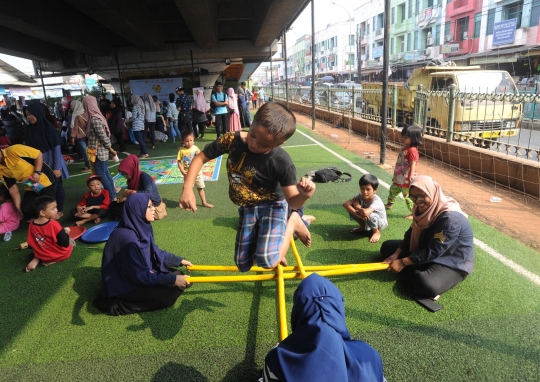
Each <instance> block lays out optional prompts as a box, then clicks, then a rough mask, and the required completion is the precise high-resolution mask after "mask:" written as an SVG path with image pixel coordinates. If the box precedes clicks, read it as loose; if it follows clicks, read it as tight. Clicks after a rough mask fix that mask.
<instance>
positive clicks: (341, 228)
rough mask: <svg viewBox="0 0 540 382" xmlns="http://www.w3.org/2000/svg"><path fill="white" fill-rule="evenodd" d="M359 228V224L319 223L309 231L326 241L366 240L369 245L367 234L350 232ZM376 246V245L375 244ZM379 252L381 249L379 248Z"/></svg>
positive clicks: (314, 224)
mask: <svg viewBox="0 0 540 382" xmlns="http://www.w3.org/2000/svg"><path fill="white" fill-rule="evenodd" d="M356 227H358V223H356V222H352V221H351V222H350V224H343V225H338V224H319V222H316V223H313V224H312V225H310V226H309V230H310V231H311V233H312V234H317V235H319V236H320V237H321V238H322V239H323V240H324V241H359V240H364V241H366V242H367V243H368V244H369V237H368V236H367V234H365V235H362V234H352V233H350V232H349V231H350V230H351V229H352V228H356ZM374 245H376V244H374ZM376 250H377V251H378V250H379V248H378V247H377V249H376Z"/></svg>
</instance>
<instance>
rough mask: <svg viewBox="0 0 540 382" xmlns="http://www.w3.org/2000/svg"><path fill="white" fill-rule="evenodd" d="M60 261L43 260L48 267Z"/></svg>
mask: <svg viewBox="0 0 540 382" xmlns="http://www.w3.org/2000/svg"><path fill="white" fill-rule="evenodd" d="M57 262H58V261H47V262H41V264H43V265H44V266H46V267H48V266H49V265H53V264H56V263H57Z"/></svg>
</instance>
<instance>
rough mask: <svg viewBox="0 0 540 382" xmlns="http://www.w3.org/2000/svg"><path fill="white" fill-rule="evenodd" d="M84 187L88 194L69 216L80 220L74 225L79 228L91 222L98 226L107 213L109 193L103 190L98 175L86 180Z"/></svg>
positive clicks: (109, 201)
mask: <svg viewBox="0 0 540 382" xmlns="http://www.w3.org/2000/svg"><path fill="white" fill-rule="evenodd" d="M86 186H87V187H88V189H89V190H90V192H87V193H86V194H84V196H83V198H82V200H81V201H80V202H79V204H77V207H76V208H74V209H72V210H71V216H73V217H74V218H76V219H82V220H79V221H78V222H76V223H75V224H77V225H79V226H80V225H83V224H85V223H88V222H89V221H92V220H93V221H94V223H96V224H98V223H99V222H100V221H101V219H103V218H104V217H106V216H107V214H108V213H109V205H110V204H111V197H110V195H109V191H107V190H106V189H104V188H103V183H101V178H100V177H99V176H98V175H91V176H89V177H88V178H86Z"/></svg>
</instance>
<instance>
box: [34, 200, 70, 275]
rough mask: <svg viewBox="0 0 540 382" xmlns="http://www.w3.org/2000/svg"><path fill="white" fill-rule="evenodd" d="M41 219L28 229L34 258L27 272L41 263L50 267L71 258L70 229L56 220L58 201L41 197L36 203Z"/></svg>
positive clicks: (36, 220)
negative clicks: (63, 226)
mask: <svg viewBox="0 0 540 382" xmlns="http://www.w3.org/2000/svg"><path fill="white" fill-rule="evenodd" d="M34 207H35V209H36V212H37V214H38V215H39V217H38V218H37V219H35V220H34V221H33V222H31V223H30V227H28V238H27V241H28V245H29V246H30V247H32V249H33V250H34V258H33V259H32V261H30V262H29V263H28V265H27V266H26V272H30V271H33V270H34V269H35V268H36V267H37V265H38V264H39V262H40V261H41V264H43V265H45V266H48V265H52V264H54V263H58V262H60V261H64V260H66V259H68V258H69V257H70V256H71V252H72V251H73V246H72V245H71V243H70V241H71V240H70V239H69V235H68V234H69V228H68V227H65V228H62V226H61V225H60V223H58V222H57V221H56V220H54V218H55V216H56V213H57V212H58V209H57V208H56V200H54V198H52V197H50V196H40V197H38V198H37V199H36V201H35V202H34Z"/></svg>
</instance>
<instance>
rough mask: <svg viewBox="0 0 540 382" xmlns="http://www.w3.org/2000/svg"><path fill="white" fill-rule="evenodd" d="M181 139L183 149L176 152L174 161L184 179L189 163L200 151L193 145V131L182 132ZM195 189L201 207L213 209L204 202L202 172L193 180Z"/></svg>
mask: <svg viewBox="0 0 540 382" xmlns="http://www.w3.org/2000/svg"><path fill="white" fill-rule="evenodd" d="M181 139H182V143H183V144H184V147H181V148H180V150H178V156H177V158H176V159H177V161H178V169H179V170H180V172H181V173H182V175H183V176H184V179H185V177H186V175H187V173H188V170H189V166H190V165H191V161H192V160H193V158H195V155H197V154H198V153H200V152H201V150H199V148H198V147H197V146H195V144H194V142H195V134H194V133H193V131H191V130H184V131H182V138H181ZM195 187H197V191H198V192H199V196H200V197H201V202H202V206H203V207H207V208H214V206H213V205H212V204H209V203H207V202H206V195H205V193H204V178H203V174H202V170H201V171H199V173H198V174H197V177H196V178H195Z"/></svg>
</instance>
